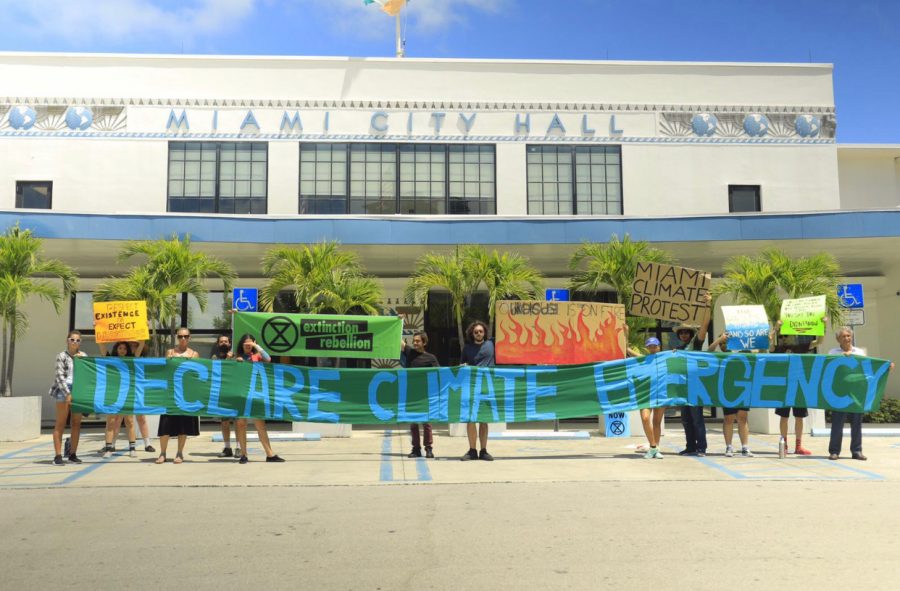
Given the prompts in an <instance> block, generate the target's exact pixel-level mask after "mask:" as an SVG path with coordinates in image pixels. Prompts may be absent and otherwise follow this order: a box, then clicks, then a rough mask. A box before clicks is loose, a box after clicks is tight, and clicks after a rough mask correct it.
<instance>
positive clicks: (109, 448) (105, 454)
mask: <svg viewBox="0 0 900 591" xmlns="http://www.w3.org/2000/svg"><path fill="white" fill-rule="evenodd" d="M112 451H113V450H112V446H111V445H107V446H104V447H103V453H101V454H100V455H102V456H103V457H104V458H111V457H112Z"/></svg>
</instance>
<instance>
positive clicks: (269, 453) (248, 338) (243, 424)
mask: <svg viewBox="0 0 900 591" xmlns="http://www.w3.org/2000/svg"><path fill="white" fill-rule="evenodd" d="M234 359H235V361H241V362H247V363H269V362H271V361H272V357H271V356H270V355H269V354H268V353H266V351H265V349H263V348H262V347H260V346H259V345H258V344H257V343H256V339H255V338H254V337H253V335H250V334H245V335H244V336H242V337H241V340H239V341H238V346H237V355H235V357H234ZM253 424H254V425H255V426H256V433H257V435H259V443H260V445H262V446H263V451H265V452H266V461H267V462H283V461H284V458H282V457H281V456H279V455H278V454H276V453H275V451H274V450H273V449H272V444H271V442H270V441H269V431H268V430H267V429H266V421H264V420H263V419H253ZM234 431H235V434H236V436H237V440H238V446H239V447H240V448H241V453H240V457H239V459H238V462H239V463H241V464H246V463H247V462H249V461H250V460H249V459H248V458H247V419H246V417H240V418H238V419H236V420H235V421H234Z"/></svg>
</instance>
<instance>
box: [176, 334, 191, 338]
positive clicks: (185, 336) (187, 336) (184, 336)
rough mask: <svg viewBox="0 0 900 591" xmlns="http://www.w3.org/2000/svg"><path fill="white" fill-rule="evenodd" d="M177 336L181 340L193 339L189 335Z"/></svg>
mask: <svg viewBox="0 0 900 591" xmlns="http://www.w3.org/2000/svg"><path fill="white" fill-rule="evenodd" d="M177 336H178V338H179V339H189V338H191V335H189V334H180V335H177Z"/></svg>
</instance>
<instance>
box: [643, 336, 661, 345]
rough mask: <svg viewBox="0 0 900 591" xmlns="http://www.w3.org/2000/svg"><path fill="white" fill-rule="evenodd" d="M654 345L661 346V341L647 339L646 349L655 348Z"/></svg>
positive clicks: (654, 338)
mask: <svg viewBox="0 0 900 591" xmlns="http://www.w3.org/2000/svg"><path fill="white" fill-rule="evenodd" d="M654 345H655V346H657V347H659V346H660V344H659V339H658V338H656V337H650V338H649V339H647V342H645V343H644V346H645V347H650V346H654Z"/></svg>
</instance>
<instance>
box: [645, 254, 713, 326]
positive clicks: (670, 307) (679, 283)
mask: <svg viewBox="0 0 900 591" xmlns="http://www.w3.org/2000/svg"><path fill="white" fill-rule="evenodd" d="M711 281H712V279H711V277H710V274H709V273H705V272H703V271H697V270H696V269H688V268H687V267H675V266H672V265H666V264H663V263H638V264H637V271H636V272H635V275H634V282H633V283H632V284H631V288H632V290H633V292H632V295H631V302H630V308H629V311H628V312H629V314H631V315H632V316H644V317H647V318H657V319H659V320H668V321H670V322H682V323H685V324H702V323H703V322H704V321H705V320H706V317H707V316H708V315H709V304H708V303H707V302H706V294H708V293H709V286H710V283H711Z"/></svg>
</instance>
